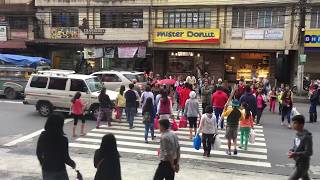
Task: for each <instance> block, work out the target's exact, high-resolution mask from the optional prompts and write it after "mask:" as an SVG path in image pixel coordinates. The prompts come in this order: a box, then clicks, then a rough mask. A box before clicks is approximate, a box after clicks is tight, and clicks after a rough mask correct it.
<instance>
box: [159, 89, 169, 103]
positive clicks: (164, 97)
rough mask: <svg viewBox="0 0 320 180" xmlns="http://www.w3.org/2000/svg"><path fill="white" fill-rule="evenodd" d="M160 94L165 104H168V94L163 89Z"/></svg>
mask: <svg viewBox="0 0 320 180" xmlns="http://www.w3.org/2000/svg"><path fill="white" fill-rule="evenodd" d="M160 94H161V98H162V100H163V102H167V101H168V92H167V91H166V90H164V89H162V90H161V92H160Z"/></svg>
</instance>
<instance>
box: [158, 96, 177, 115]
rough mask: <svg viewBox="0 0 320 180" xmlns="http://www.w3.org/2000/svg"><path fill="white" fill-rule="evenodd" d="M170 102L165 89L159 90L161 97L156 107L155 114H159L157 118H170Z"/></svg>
mask: <svg viewBox="0 0 320 180" xmlns="http://www.w3.org/2000/svg"><path fill="white" fill-rule="evenodd" d="M172 113H173V111H172V102H171V101H170V100H169V98H168V93H167V91H164V90H162V91H161V98H160V100H159V103H158V107H157V114H158V115H159V119H170V117H171V116H172Z"/></svg>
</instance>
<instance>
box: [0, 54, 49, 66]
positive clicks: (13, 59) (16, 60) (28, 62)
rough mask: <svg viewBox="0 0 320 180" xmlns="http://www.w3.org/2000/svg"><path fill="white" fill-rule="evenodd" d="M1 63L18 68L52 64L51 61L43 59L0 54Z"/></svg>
mask: <svg viewBox="0 0 320 180" xmlns="http://www.w3.org/2000/svg"><path fill="white" fill-rule="evenodd" d="M0 61H4V62H6V63H9V64H14V65H17V66H35V65H36V64H38V63H47V64H51V61H50V60H49V59H46V58H42V57H31V56H22V55H16V54H0Z"/></svg>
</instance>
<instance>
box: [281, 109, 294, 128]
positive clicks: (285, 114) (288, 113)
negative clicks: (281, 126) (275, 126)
mask: <svg viewBox="0 0 320 180" xmlns="http://www.w3.org/2000/svg"><path fill="white" fill-rule="evenodd" d="M291 110H292V108H291V107H287V106H282V112H281V122H283V121H284V118H285V117H287V120H288V124H290V122H291Z"/></svg>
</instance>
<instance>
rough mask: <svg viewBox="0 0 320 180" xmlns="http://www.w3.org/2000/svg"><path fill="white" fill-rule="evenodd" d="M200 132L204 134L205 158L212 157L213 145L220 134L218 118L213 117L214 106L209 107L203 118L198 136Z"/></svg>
mask: <svg viewBox="0 0 320 180" xmlns="http://www.w3.org/2000/svg"><path fill="white" fill-rule="evenodd" d="M200 132H201V133H202V144H203V150H204V153H203V156H207V157H210V152H211V145H212V143H214V139H215V136H216V135H217V134H218V128H217V121H216V116H215V115H213V108H212V106H207V107H206V109H205V114H203V115H202V117H201V120H200V125H199V129H198V134H199V133H200Z"/></svg>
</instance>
